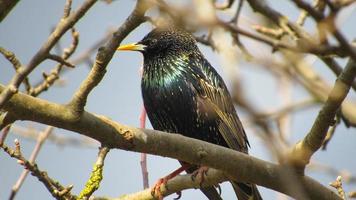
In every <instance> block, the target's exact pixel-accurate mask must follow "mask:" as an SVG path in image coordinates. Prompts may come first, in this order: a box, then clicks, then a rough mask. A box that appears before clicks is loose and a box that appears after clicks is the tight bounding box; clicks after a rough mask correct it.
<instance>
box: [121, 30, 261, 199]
mask: <svg viewBox="0 0 356 200" xmlns="http://www.w3.org/2000/svg"><path fill="white" fill-rule="evenodd" d="M118 50H132V51H139V52H141V53H142V54H143V56H144V66H143V75H142V81H141V90H142V96H143V101H144V106H145V109H146V111H147V115H148V118H149V119H150V122H151V124H152V126H153V128H154V129H156V130H161V131H165V132H170V133H180V134H183V135H184V136H187V137H191V138H195V139H199V140H203V141H206V142H210V143H213V144H217V145H221V146H224V147H227V148H231V149H234V150H236V151H240V152H243V153H248V146H249V143H248V140H247V137H246V134H245V131H244V129H243V127H242V124H241V122H240V120H239V118H238V116H237V114H236V111H235V109H234V106H233V103H232V100H231V97H230V94H229V91H228V90H227V88H226V85H225V83H224V81H223V79H222V78H221V77H220V75H219V74H218V73H217V72H216V71H215V69H214V68H213V67H212V66H211V65H210V63H209V62H208V61H207V60H206V59H205V58H204V56H203V54H202V53H201V52H200V51H199V49H198V47H197V45H196V41H195V39H194V37H193V36H192V35H190V34H189V33H187V32H185V31H184V30H181V29H177V28H172V27H169V28H167V27H165V28H162V27H161V28H156V29H154V30H152V31H151V32H150V33H148V34H147V35H146V36H145V37H144V38H143V39H142V40H141V41H140V42H137V43H134V44H129V45H123V46H120V47H119V48H118ZM195 169H198V167H197V166H194V165H189V164H183V167H182V168H181V170H178V171H175V172H174V173H173V174H170V175H169V176H167V177H166V178H164V179H161V181H160V182H159V183H158V184H157V185H156V187H155V189H154V192H157V193H159V192H160V190H159V188H160V184H162V183H163V184H164V183H165V182H166V181H167V180H168V179H169V178H171V177H173V176H175V175H177V174H178V173H179V172H181V171H182V170H186V171H187V172H192V171H193V170H195ZM200 169H202V168H200ZM205 170H206V169H205ZM198 171H199V170H198ZM231 183H232V185H233V188H234V190H235V193H236V196H237V198H238V199H239V200H260V199H262V198H261V196H260V194H259V192H258V190H257V187H256V185H254V184H250V183H240V182H231ZM157 188H158V189H157ZM201 190H202V191H203V192H204V194H205V195H206V196H207V197H208V198H209V199H210V200H216V199H221V197H220V195H219V194H218V192H217V191H216V189H215V188H214V187H213V186H211V187H207V188H201Z"/></svg>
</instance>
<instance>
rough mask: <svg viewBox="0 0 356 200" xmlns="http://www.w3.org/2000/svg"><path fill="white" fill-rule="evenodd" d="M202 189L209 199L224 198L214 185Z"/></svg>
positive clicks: (218, 199)
mask: <svg viewBox="0 0 356 200" xmlns="http://www.w3.org/2000/svg"><path fill="white" fill-rule="evenodd" d="M200 190H201V191H202V192H203V193H204V194H205V196H206V197H208V199H209V200H222V198H221V196H220V194H219V193H218V191H216V189H215V187H213V186H210V187H205V188H200Z"/></svg>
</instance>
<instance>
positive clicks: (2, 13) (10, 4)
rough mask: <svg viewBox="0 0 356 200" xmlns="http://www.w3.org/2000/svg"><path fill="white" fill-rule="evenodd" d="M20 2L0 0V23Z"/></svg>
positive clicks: (16, 0) (17, 0)
mask: <svg viewBox="0 0 356 200" xmlns="http://www.w3.org/2000/svg"><path fill="white" fill-rule="evenodd" d="M19 1H20V0H0V22H2V20H4V19H5V17H6V16H7V14H9V13H10V11H11V10H12V9H13V8H14V7H15V6H16V4H17V3H18V2H19Z"/></svg>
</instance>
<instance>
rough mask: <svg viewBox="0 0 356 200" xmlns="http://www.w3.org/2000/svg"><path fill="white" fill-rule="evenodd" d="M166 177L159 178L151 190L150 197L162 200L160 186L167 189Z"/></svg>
mask: <svg viewBox="0 0 356 200" xmlns="http://www.w3.org/2000/svg"><path fill="white" fill-rule="evenodd" d="M167 182H168V176H166V177H163V178H160V179H159V180H158V181H157V182H156V184H155V185H154V186H153V188H152V190H151V194H152V196H154V197H156V198H157V199H158V200H162V199H163V194H162V192H161V186H162V185H163V186H164V187H165V189H167Z"/></svg>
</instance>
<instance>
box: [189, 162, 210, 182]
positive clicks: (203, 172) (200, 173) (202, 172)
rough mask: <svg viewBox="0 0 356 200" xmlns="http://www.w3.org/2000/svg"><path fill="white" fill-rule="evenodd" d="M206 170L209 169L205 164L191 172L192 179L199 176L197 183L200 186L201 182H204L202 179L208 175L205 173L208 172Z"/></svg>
mask: <svg viewBox="0 0 356 200" xmlns="http://www.w3.org/2000/svg"><path fill="white" fill-rule="evenodd" d="M208 170H209V167H206V166H201V167H199V169H197V170H195V171H194V172H193V173H192V175H191V177H192V180H193V181H194V180H195V178H197V177H200V180H199V185H200V187H202V184H203V182H204V180H205V176H207V175H208V174H207V173H208Z"/></svg>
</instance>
